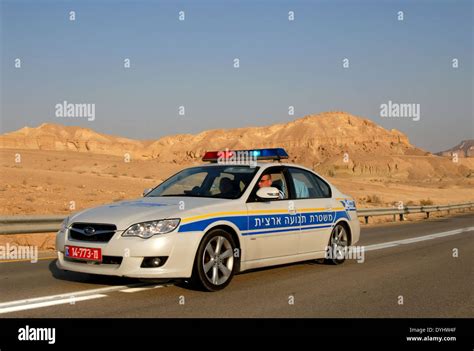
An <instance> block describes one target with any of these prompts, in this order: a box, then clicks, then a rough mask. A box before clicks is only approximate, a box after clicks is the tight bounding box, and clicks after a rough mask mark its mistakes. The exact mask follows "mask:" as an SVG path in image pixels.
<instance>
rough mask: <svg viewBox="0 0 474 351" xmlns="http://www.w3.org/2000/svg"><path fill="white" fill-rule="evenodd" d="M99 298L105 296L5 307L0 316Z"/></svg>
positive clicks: (97, 295)
mask: <svg viewBox="0 0 474 351" xmlns="http://www.w3.org/2000/svg"><path fill="white" fill-rule="evenodd" d="M101 297H107V295H104V294H94V295H88V296H80V297H74V298H73V297H69V298H66V299H61V300H52V301H45V302H36V303H30V304H27V305H18V306H12V307H5V308H0V314H2V313H10V312H18V311H24V310H32V309H35V308H41V307H49V306H55V305H63V304H74V303H76V302H80V301H86V300H93V299H100V298H101Z"/></svg>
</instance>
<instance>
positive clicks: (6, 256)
mask: <svg viewBox="0 0 474 351" xmlns="http://www.w3.org/2000/svg"><path fill="white" fill-rule="evenodd" d="M0 260H30V261H31V263H36V262H38V246H18V245H10V244H9V243H7V244H6V245H0Z"/></svg>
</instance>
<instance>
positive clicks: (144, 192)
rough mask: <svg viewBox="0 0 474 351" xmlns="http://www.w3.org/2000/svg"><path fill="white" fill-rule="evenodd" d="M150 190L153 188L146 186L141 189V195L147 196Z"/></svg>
mask: <svg viewBox="0 0 474 351" xmlns="http://www.w3.org/2000/svg"><path fill="white" fill-rule="evenodd" d="M152 190H153V188H146V189H145V190H143V196H147V194H148V193H149V192H150V191H152Z"/></svg>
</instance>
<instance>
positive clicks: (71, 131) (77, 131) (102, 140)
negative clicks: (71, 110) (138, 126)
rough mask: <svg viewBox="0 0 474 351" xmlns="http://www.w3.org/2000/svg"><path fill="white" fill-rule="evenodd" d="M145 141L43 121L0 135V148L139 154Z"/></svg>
mask: <svg viewBox="0 0 474 351" xmlns="http://www.w3.org/2000/svg"><path fill="white" fill-rule="evenodd" d="M145 144H146V143H145V142H142V141H136V140H132V139H127V138H122V137H117V136H112V135H106V134H101V133H97V132H95V131H94V130H92V129H89V128H82V127H67V126H63V125H59V124H52V123H43V124H41V125H40V126H39V127H37V128H29V127H24V128H21V129H19V130H17V131H14V132H11V133H6V134H3V135H0V148H2V149H5V148H8V149H36V150H53V151H79V152H91V153H98V154H107V155H117V156H123V155H124V153H127V152H128V153H133V154H136V156H135V157H139V158H141V157H143V155H142V152H143V150H144V147H145Z"/></svg>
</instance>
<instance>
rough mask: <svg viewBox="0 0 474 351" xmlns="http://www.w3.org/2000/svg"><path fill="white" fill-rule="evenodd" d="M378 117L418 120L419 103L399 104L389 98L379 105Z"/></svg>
mask: <svg viewBox="0 0 474 351" xmlns="http://www.w3.org/2000/svg"><path fill="white" fill-rule="evenodd" d="M380 117H382V118H412V119H413V120H414V121H419V120H420V104H399V103H396V102H392V100H389V101H388V103H386V104H381V105H380Z"/></svg>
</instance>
